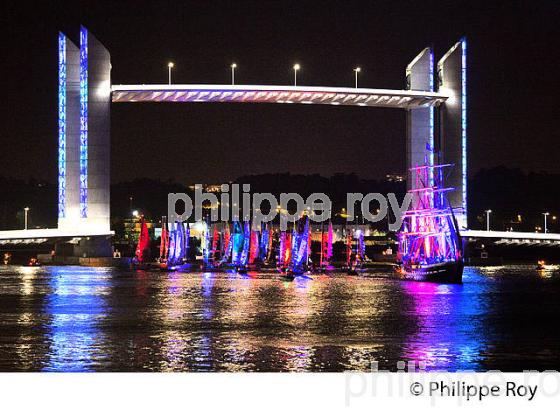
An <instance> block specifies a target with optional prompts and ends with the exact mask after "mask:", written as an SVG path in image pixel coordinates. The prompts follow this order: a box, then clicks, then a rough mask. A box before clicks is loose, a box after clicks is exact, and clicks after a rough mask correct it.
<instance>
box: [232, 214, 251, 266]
mask: <svg viewBox="0 0 560 410" xmlns="http://www.w3.org/2000/svg"><path fill="white" fill-rule="evenodd" d="M250 245H251V225H250V223H249V221H245V223H244V225H243V246H242V248H241V253H240V255H239V260H238V263H237V264H236V265H235V269H236V270H237V272H247V265H248V264H249V250H250Z"/></svg>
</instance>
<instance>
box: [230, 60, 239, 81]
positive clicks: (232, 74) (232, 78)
mask: <svg viewBox="0 0 560 410" xmlns="http://www.w3.org/2000/svg"><path fill="white" fill-rule="evenodd" d="M230 67H231V85H235V69H236V68H237V64H235V63H233V64H232V65H231V66H230Z"/></svg>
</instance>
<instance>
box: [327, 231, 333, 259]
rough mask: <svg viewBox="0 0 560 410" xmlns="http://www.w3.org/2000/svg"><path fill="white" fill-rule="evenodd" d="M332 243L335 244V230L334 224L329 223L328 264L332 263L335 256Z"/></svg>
mask: <svg viewBox="0 0 560 410" xmlns="http://www.w3.org/2000/svg"><path fill="white" fill-rule="evenodd" d="M332 243H333V228H332V222H329V231H328V232H327V263H328V262H330V261H331V259H332V256H333V251H332Z"/></svg>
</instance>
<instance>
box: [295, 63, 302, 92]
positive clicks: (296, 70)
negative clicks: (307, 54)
mask: <svg viewBox="0 0 560 410" xmlns="http://www.w3.org/2000/svg"><path fill="white" fill-rule="evenodd" d="M300 68H301V67H300V65H299V64H297V63H296V64H294V87H297V72H298V71H299V69H300Z"/></svg>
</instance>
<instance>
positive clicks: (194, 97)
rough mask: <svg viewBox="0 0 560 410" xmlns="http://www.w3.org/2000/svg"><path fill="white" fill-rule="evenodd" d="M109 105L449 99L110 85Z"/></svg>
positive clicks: (377, 92) (327, 90)
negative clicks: (125, 103)
mask: <svg viewBox="0 0 560 410" xmlns="http://www.w3.org/2000/svg"><path fill="white" fill-rule="evenodd" d="M111 90H112V101H113V102H115V103H122V102H211V103H215V102H230V103H231V102H246V103H284V104H325V105H348V106H364V107H389V108H403V109H411V108H419V107H429V106H438V105H440V104H441V103H443V102H444V101H445V100H446V99H447V98H448V96H447V95H445V94H442V93H436V92H428V91H409V90H385V89H374V88H344V87H293V86H278V85H214V84H171V85H167V84H142V85H113V86H112V89H111Z"/></svg>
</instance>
